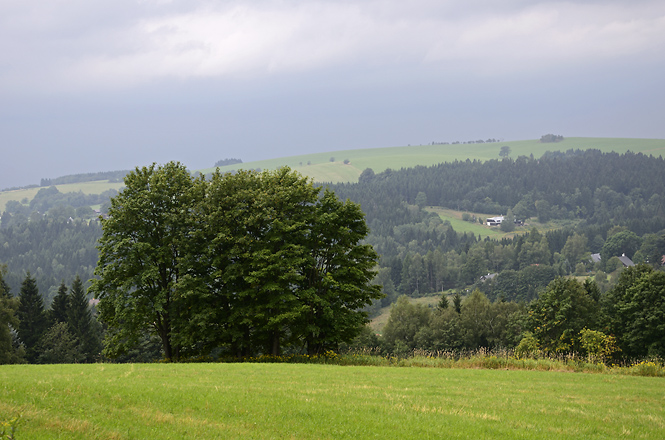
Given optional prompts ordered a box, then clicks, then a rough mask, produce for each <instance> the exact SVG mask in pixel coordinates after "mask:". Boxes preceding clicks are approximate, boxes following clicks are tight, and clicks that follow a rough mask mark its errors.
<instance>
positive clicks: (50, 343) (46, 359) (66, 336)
mask: <svg viewBox="0 0 665 440" xmlns="http://www.w3.org/2000/svg"><path fill="white" fill-rule="evenodd" d="M38 353H39V354H38V357H37V360H36V362H37V363H40V364H76V363H79V362H82V361H84V360H85V355H84V354H83V353H81V351H80V349H79V342H78V340H77V339H76V337H75V336H74V335H72V333H71V332H70V331H69V327H68V326H67V324H66V323H64V322H57V323H55V324H54V325H53V326H52V327H51V328H50V329H48V330H47V331H46V333H45V334H44V336H42V338H41V339H40V340H39V348H38Z"/></svg>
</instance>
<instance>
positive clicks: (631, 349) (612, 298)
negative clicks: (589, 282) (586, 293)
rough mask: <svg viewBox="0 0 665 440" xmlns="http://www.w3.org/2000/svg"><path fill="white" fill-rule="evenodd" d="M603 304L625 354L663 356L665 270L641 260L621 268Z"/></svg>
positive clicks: (611, 330) (609, 326)
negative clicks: (653, 267) (638, 263)
mask: <svg viewBox="0 0 665 440" xmlns="http://www.w3.org/2000/svg"><path fill="white" fill-rule="evenodd" d="M603 305H604V307H603V308H604V311H605V316H606V326H607V327H608V330H609V332H610V333H611V334H614V335H615V336H616V338H617V345H618V346H619V347H620V348H621V350H622V351H623V353H624V354H625V355H627V356H630V357H643V356H661V357H663V356H665V272H662V271H655V270H653V269H652V268H651V267H650V266H648V265H644V264H640V265H637V266H633V267H628V268H626V269H624V270H623V272H621V275H620V276H619V280H618V282H617V284H616V286H615V287H614V288H612V289H611V290H610V291H609V292H608V293H607V295H606V298H604V299H603Z"/></svg>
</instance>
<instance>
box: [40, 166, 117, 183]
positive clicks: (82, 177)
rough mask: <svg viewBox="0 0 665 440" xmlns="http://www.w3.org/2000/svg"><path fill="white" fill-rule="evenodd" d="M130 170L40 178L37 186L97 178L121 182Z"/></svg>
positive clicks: (89, 180)
mask: <svg viewBox="0 0 665 440" xmlns="http://www.w3.org/2000/svg"><path fill="white" fill-rule="evenodd" d="M129 171H130V170H119V171H100V172H98V173H82V174H69V175H67V176H61V177H55V178H46V179H45V178H42V179H41V181H40V183H39V186H52V185H64V184H67V183H81V182H94V181H97V180H108V181H109V182H122V179H123V178H124V177H125V175H126V174H127V173H129Z"/></svg>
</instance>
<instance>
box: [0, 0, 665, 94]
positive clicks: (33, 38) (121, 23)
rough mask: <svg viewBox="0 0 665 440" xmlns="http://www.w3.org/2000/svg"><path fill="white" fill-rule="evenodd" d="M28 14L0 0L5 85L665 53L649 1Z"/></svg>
mask: <svg viewBox="0 0 665 440" xmlns="http://www.w3.org/2000/svg"><path fill="white" fill-rule="evenodd" d="M37 6H39V7H37ZM37 6H31V4H30V3H29V2H21V3H14V2H7V1H5V2H2V3H0V12H2V13H3V14H2V15H3V16H4V17H5V18H4V19H3V21H2V22H0V27H1V28H2V29H3V30H2V31H0V49H2V53H4V54H7V55H6V57H5V60H4V62H2V63H1V64H0V79H2V82H3V83H4V84H5V87H11V88H16V87H18V88H22V87H24V88H26V89H32V90H35V89H37V90H39V89H48V90H52V89H58V88H63V89H69V88H92V89H99V88H102V89H104V88H112V89H113V88H125V87H134V86H137V85H142V84H146V83H150V82H151V81H155V80H163V79H175V80H188V79H192V78H213V79H216V78H219V79H222V80H236V79H239V78H265V77H271V76H280V75H290V74H293V73H297V74H303V73H306V74H309V73H311V74H317V72H320V71H323V70H326V69H346V70H347V71H363V70H365V69H370V70H373V71H381V70H382V69H383V70H385V71H389V70H391V69H396V68H404V69H405V68H406V67H409V68H411V69H412V70H413V71H418V70H429V71H434V72H442V73H444V74H446V75H459V76H464V75H469V74H474V75H476V74H477V75H493V74H514V73H518V74H525V73H528V72H533V71H542V70H547V69H551V68H569V69H570V68H575V67H576V66H579V65H591V64H594V63H602V62H605V61H607V60H617V59H621V58H622V57H628V56H635V54H644V55H645V56H649V54H650V55H651V56H652V57H657V56H659V54H661V53H664V52H665V4H662V2H657V1H651V2H647V1H643V2H631V3H629V4H628V3H624V2H619V1H615V2H612V1H610V2H600V1H598V2H594V1H584V2H580V1H578V2H551V1H543V2H532V1H518V0H516V1H512V2H500V5H499V4H497V2H490V1H481V0H476V1H466V2H461V1H437V2H435V1H429V0H417V1H412V2H408V3H407V2H403V1H392V0H388V1H364V2H351V1H323V0H312V1H288V0H287V1H269V0H266V1H257V2H251V3H250V2H239V1H230V2H223V3H219V2H207V1H191V2H179V1H171V2H169V1H139V2H131V1H128V0H124V1H119V2H103V3H102V4H99V3H98V2H83V1H66V0H61V1H54V2H48V3H47V5H44V4H40V5H37Z"/></svg>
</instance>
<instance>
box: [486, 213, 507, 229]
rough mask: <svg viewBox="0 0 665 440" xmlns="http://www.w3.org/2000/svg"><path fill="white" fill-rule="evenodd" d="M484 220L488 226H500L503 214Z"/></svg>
mask: <svg viewBox="0 0 665 440" xmlns="http://www.w3.org/2000/svg"><path fill="white" fill-rule="evenodd" d="M485 222H487V225H488V226H500V225H501V222H503V216H502V215H500V216H498V217H489V218H487V219H485Z"/></svg>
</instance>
